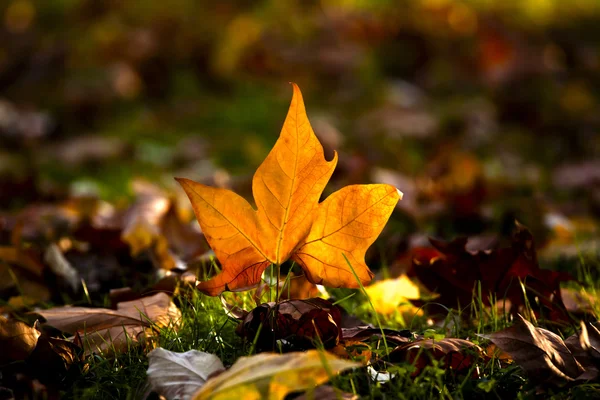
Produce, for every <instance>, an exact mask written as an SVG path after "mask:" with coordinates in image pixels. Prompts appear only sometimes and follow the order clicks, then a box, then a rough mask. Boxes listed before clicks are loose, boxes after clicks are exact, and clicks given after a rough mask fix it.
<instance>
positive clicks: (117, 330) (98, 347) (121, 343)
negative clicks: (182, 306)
mask: <svg viewBox="0 0 600 400" xmlns="http://www.w3.org/2000/svg"><path fill="white" fill-rule="evenodd" d="M36 313H37V314H40V315H41V316H42V317H44V318H45V319H46V322H47V323H48V324H49V325H52V326H53V327H55V328H57V329H59V330H61V331H63V332H66V333H69V334H72V335H75V336H76V339H77V338H78V339H77V340H76V342H79V344H80V346H81V347H83V348H84V349H85V350H86V354H90V353H93V352H101V353H110V352H112V351H113V350H114V351H121V350H124V349H126V348H127V345H128V341H132V342H143V340H144V337H145V336H147V335H148V334H150V335H151V334H152V328H153V326H158V327H161V326H162V327H164V326H173V327H176V326H177V325H178V323H179V322H180V319H181V312H180V311H179V309H178V308H177V307H176V306H175V304H173V302H172V301H171V299H170V297H169V296H168V295H166V294H165V293H158V294H156V295H154V296H149V297H144V298H141V299H138V300H134V301H128V302H123V303H119V304H118V305H117V310H110V309H106V308H87V307H57V308H52V309H49V310H42V311H36Z"/></svg>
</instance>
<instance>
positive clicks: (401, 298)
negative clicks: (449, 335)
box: [365, 274, 423, 321]
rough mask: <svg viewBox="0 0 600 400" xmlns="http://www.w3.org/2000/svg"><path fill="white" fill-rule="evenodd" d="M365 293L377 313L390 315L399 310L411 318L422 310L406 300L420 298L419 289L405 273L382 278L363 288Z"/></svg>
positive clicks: (407, 318) (408, 318)
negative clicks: (394, 276) (392, 277)
mask: <svg viewBox="0 0 600 400" xmlns="http://www.w3.org/2000/svg"><path fill="white" fill-rule="evenodd" d="M365 290H366V292H367V295H368V296H369V298H370V299H371V302H372V303H373V308H374V309H375V311H377V312H378V313H379V314H383V315H391V314H394V313H395V312H400V313H401V314H402V315H403V316H405V317H406V318H403V319H404V320H405V321H406V320H410V319H412V317H414V316H415V315H421V314H422V313H423V312H422V311H421V310H420V309H419V308H417V307H414V306H413V305H412V304H411V303H410V302H409V301H408V300H409V299H411V300H416V299H419V298H420V291H419V288H418V287H417V285H415V284H414V283H413V282H412V281H411V280H410V279H409V278H408V277H407V276H406V275H404V274H403V275H400V276H399V277H397V278H394V279H384V280H382V281H379V282H375V283H374V284H372V285H369V286H367V287H366V288H365Z"/></svg>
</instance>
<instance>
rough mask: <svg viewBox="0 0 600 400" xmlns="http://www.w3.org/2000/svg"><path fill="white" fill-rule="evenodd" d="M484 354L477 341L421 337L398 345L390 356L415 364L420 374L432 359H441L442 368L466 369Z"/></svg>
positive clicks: (398, 360) (393, 359)
mask: <svg viewBox="0 0 600 400" xmlns="http://www.w3.org/2000/svg"><path fill="white" fill-rule="evenodd" d="M482 355H483V350H482V349H481V348H480V347H479V346H477V345H476V344H475V343H473V342H470V341H468V340H464V339H458V338H444V339H441V340H434V339H421V340H416V341H414V342H412V343H407V344H403V345H400V346H398V347H396V348H395V349H394V350H392V351H391V352H390V354H389V356H388V358H389V360H390V361H391V362H400V361H405V362H408V363H410V364H413V365H414V366H415V367H416V368H417V370H416V371H415V372H414V373H413V376H416V375H419V374H420V373H421V371H422V370H423V368H425V366H427V365H429V364H430V360H431V359H435V360H439V361H441V363H442V364H441V365H442V368H448V369H450V368H451V369H453V370H455V371H464V370H468V369H470V368H471V366H472V365H473V362H474V361H475V360H476V359H477V358H479V357H481V356H482Z"/></svg>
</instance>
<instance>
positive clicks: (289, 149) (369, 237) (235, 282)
mask: <svg viewBox="0 0 600 400" xmlns="http://www.w3.org/2000/svg"><path fill="white" fill-rule="evenodd" d="M293 89H294V95H293V97H292V102H291V104H290V108H289V111H288V115H287V118H286V120H285V122H284V125H283V129H282V130H281V134H280V137H279V139H278V140H277V142H276V143H275V145H274V146H273V149H272V150H271V152H270V153H269V154H268V155H267V157H266V159H265V160H264V161H263V163H262V164H261V165H260V166H259V167H258V170H257V171H256V173H255V174H254V177H253V180H252V193H253V196H254V202H255V203H256V208H253V207H252V205H250V203H248V202H247V201H246V200H245V199H243V198H242V197H240V196H239V195H237V194H236V193H234V192H232V191H229V190H225V189H219V188H213V187H210V186H206V185H202V184H200V183H197V182H194V181H191V180H189V179H183V178H176V179H177V181H178V182H179V183H180V184H181V186H182V187H183V189H184V190H185V192H186V194H187V195H188V197H189V198H190V202H191V203H192V205H193V207H194V212H195V214H196V218H197V219H198V222H199V223H200V227H201V228H202V232H203V233H204V235H205V236H206V239H207V241H208V243H209V244H210V246H211V248H212V249H213V250H214V252H215V255H216V256H217V259H218V260H219V262H220V263H221V266H222V272H221V273H220V274H219V275H217V276H215V277H214V278H212V279H211V280H209V281H206V282H200V283H199V284H198V286H197V287H198V289H200V290H201V291H203V292H205V293H207V294H209V295H217V294H220V293H221V292H223V291H225V290H244V289H246V288H249V287H253V286H255V285H256V284H258V283H259V282H260V279H261V275H262V273H263V271H264V270H265V269H266V268H267V267H268V266H269V265H271V264H273V265H277V266H279V265H281V264H282V263H284V262H285V261H287V260H289V259H291V260H293V261H295V262H296V263H298V264H299V265H300V266H301V267H302V269H303V270H304V273H305V274H306V277H307V278H308V280H310V281H311V282H313V283H316V284H323V285H325V286H330V287H351V288H358V287H359V286H360V283H361V282H362V283H363V284H365V283H367V282H369V281H370V280H371V279H372V278H373V273H372V272H371V271H370V270H369V267H368V266H367V265H366V264H365V252H366V251H367V249H368V248H369V246H371V244H373V242H374V241H375V239H376V238H377V237H378V236H379V234H380V233H381V231H382V230H383V228H384V226H385V224H386V222H387V220H388V218H389V217H390V215H391V213H392V211H393V210H394V207H395V206H396V203H397V202H398V200H400V198H401V197H402V193H400V191H398V190H397V189H396V188H395V187H393V186H391V185H351V186H346V187H344V188H343V189H341V190H338V191H337V192H335V193H333V194H331V195H330V196H329V197H327V199H325V200H324V201H323V202H321V203H319V199H320V197H321V195H322V193H323V190H324V189H325V186H326V185H327V182H328V181H329V178H330V177H331V175H332V174H333V171H334V169H335V166H336V164H337V154H335V155H334V157H333V159H332V160H331V161H327V160H326V159H325V156H324V152H323V146H321V143H320V142H319V140H318V139H317V137H316V136H315V134H314V132H313V130H312V128H311V126H310V123H309V121H308V117H307V115H306V109H305V107H304V102H303V100H302V94H301V92H300V89H299V88H298V86H297V85H295V84H293ZM348 264H350V265H351V267H350V266H349V265H348ZM351 268H352V269H353V270H352V269H351ZM357 277H358V280H360V282H358V281H357Z"/></svg>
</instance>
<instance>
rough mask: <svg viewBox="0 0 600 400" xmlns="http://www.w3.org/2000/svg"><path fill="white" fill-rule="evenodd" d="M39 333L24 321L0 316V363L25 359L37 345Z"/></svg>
mask: <svg viewBox="0 0 600 400" xmlns="http://www.w3.org/2000/svg"><path fill="white" fill-rule="evenodd" d="M40 335H41V334H40V332H39V331H38V330H37V329H35V328H32V327H31V326H29V325H27V324H26V323H24V322H21V321H15V320H9V319H6V318H4V317H3V316H0V348H1V349H2V351H1V352H0V365H4V364H8V363H10V362H14V361H23V360H25V359H26V358H27V357H29V355H30V354H31V353H32V352H33V350H34V349H35V346H37V342H38V339H39V337H40Z"/></svg>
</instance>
